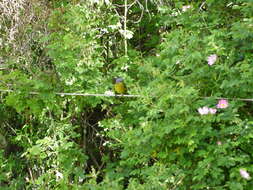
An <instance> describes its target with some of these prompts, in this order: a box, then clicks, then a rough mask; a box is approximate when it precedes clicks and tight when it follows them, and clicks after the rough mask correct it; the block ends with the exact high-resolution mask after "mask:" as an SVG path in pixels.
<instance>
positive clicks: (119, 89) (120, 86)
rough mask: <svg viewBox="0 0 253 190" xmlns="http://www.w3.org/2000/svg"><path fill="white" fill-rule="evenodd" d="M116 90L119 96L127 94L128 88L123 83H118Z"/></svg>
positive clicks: (115, 86) (115, 85)
mask: <svg viewBox="0 0 253 190" xmlns="http://www.w3.org/2000/svg"><path fill="white" fill-rule="evenodd" d="M114 90H115V92H116V93H117V94H125V93H126V87H125V84H124V83H123V82H118V83H116V84H114Z"/></svg>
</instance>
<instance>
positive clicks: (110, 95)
mask: <svg viewBox="0 0 253 190" xmlns="http://www.w3.org/2000/svg"><path fill="white" fill-rule="evenodd" d="M0 92H16V91H14V90H3V89H0ZM29 94H34V95H38V94H40V92H29ZM54 94H55V95H59V96H101V97H103V96H104V97H129V98H140V97H142V96H141V95H138V94H89V93H78V92H55V93H54ZM200 98H214V99H216V100H222V99H225V100H234V101H245V102H253V98H224V97H211V96H204V97H200Z"/></svg>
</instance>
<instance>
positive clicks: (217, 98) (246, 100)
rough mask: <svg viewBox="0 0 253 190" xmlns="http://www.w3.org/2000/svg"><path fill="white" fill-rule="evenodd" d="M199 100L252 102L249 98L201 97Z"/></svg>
mask: <svg viewBox="0 0 253 190" xmlns="http://www.w3.org/2000/svg"><path fill="white" fill-rule="evenodd" d="M201 98H214V99H216V100H222V99H225V100H239V101H245V102H253V99H251V98H223V97H201Z"/></svg>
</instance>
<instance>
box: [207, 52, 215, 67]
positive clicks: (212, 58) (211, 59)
mask: <svg viewBox="0 0 253 190" xmlns="http://www.w3.org/2000/svg"><path fill="white" fill-rule="evenodd" d="M216 60H217V55H216V54H212V55H210V56H208V58H207V62H208V65H210V66H211V65H213V64H214V63H215V62H216Z"/></svg>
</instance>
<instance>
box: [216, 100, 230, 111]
mask: <svg viewBox="0 0 253 190" xmlns="http://www.w3.org/2000/svg"><path fill="white" fill-rule="evenodd" d="M216 107H217V108H220V109H225V108H227V107H228V101H227V100H225V99H221V100H219V102H218V104H217V105H216Z"/></svg>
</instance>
